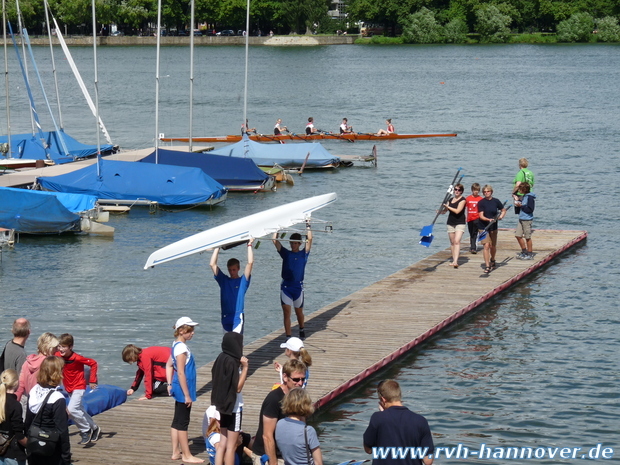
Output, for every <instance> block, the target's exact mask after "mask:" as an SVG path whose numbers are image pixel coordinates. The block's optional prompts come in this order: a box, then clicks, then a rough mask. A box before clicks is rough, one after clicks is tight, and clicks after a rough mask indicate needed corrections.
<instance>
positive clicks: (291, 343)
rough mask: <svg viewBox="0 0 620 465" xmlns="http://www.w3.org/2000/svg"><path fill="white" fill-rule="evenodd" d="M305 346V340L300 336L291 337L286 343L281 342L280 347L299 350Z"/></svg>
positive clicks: (294, 350)
mask: <svg viewBox="0 0 620 465" xmlns="http://www.w3.org/2000/svg"><path fill="white" fill-rule="evenodd" d="M303 346H304V343H303V341H302V340H301V339H299V338H298V337H289V338H288V340H287V341H286V342H285V343H283V344H280V348H282V349H288V350H292V351H293V352H299V351H300V350H301V349H302V348H303Z"/></svg>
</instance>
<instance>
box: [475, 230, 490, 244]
mask: <svg viewBox="0 0 620 465" xmlns="http://www.w3.org/2000/svg"><path fill="white" fill-rule="evenodd" d="M487 235H488V232H487V231H486V230H484V231H482V232H481V233H480V234H478V239H477V242H480V241H481V240H483V239H484V238H485V237H487Z"/></svg>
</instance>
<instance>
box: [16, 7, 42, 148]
mask: <svg viewBox="0 0 620 465" xmlns="http://www.w3.org/2000/svg"><path fill="white" fill-rule="evenodd" d="M15 7H16V8H17V27H18V30H19V33H20V35H21V34H22V30H23V28H24V26H23V24H22V10H21V8H20V7H19V0H15ZM21 42H22V55H23V56H24V65H23V67H24V72H23V74H24V79H25V80H26V87H30V82H29V81H28V62H27V60H26V45H25V43H24V38H23V36H22V40H21ZM15 48H16V51H17V54H18V55H19V51H18V50H17V46H15ZM18 58H19V56H18ZM33 112H36V110H35V109H34V108H33V107H32V106H31V108H30V125H31V126H32V135H33V136H34V135H35V133H36V129H35V120H38V116H37V117H36V118H35V115H33V114H32V113H33Z"/></svg>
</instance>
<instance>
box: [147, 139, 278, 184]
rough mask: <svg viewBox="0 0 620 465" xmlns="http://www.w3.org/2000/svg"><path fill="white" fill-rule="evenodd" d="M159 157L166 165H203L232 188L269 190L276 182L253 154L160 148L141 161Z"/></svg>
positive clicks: (211, 175) (214, 177)
mask: <svg viewBox="0 0 620 465" xmlns="http://www.w3.org/2000/svg"><path fill="white" fill-rule="evenodd" d="M156 160H158V161H159V163H163V164H165V165H176V166H193V167H195V168H200V169H201V170H203V171H204V172H205V173H206V174H207V175H209V176H210V177H212V178H213V179H215V180H216V181H217V182H219V183H220V184H222V185H223V186H225V187H226V188H227V189H228V190H230V191H256V190H268V189H271V188H273V186H274V182H275V181H274V178H273V176H269V175H268V174H266V173H265V172H264V171H263V170H261V169H260V168H259V167H258V166H256V163H254V161H253V160H252V159H251V158H237V157H224V156H222V155H213V154H211V153H209V152H205V153H193V152H179V151H176V150H165V149H159V150H158V156H156V155H155V152H153V153H151V154H150V155H148V156H146V157H144V158H143V159H142V160H140V161H141V162H143V163H156Z"/></svg>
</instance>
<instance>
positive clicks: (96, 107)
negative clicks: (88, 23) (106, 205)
mask: <svg viewBox="0 0 620 465" xmlns="http://www.w3.org/2000/svg"><path fill="white" fill-rule="evenodd" d="M92 11H93V62H94V66H95V69H94V71H95V132H96V133H97V178H98V180H99V181H102V180H103V176H102V175H101V135H100V134H99V72H98V69H97V17H96V15H95V13H96V11H95V0H92Z"/></svg>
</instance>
